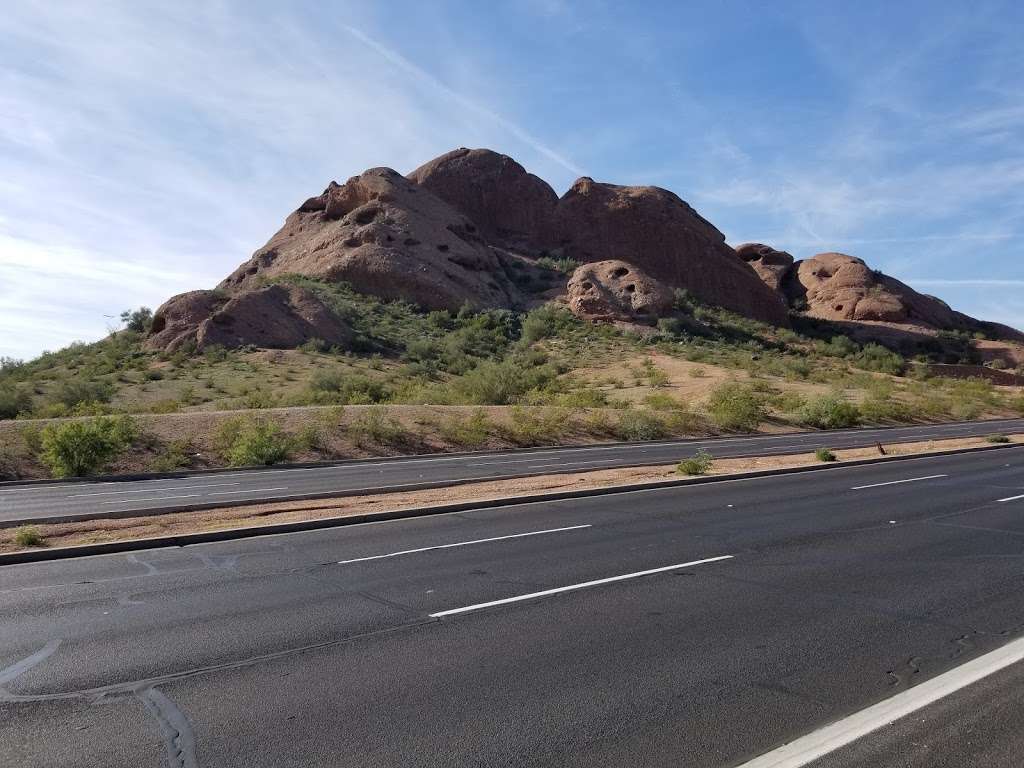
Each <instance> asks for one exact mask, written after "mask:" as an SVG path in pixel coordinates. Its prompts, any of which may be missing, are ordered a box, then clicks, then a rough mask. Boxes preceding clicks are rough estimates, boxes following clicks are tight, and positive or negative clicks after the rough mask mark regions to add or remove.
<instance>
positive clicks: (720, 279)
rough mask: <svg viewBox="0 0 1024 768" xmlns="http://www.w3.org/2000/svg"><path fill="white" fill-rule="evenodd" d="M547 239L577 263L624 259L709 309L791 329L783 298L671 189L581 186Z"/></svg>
mask: <svg viewBox="0 0 1024 768" xmlns="http://www.w3.org/2000/svg"><path fill="white" fill-rule="evenodd" d="M546 239H547V240H548V242H550V243H551V244H552V247H553V248H554V249H556V252H557V253H560V254H562V255H564V256H568V257H571V258H573V259H576V260H577V261H580V262H594V261H607V260H610V259H621V260H622V261H626V262H629V263H631V264H634V265H636V266H637V267H639V268H641V269H642V270H644V271H645V272H646V273H647V274H649V275H650V276H651V277H652V278H654V279H656V280H659V281H661V282H662V283H664V284H665V285H666V286H668V287H669V288H685V289H687V290H689V291H690V292H691V293H693V295H694V296H696V297H697V298H698V299H700V300H701V301H704V302H706V303H708V304H717V305H719V306H722V307H725V308H726V309H730V310H732V311H734V312H737V313H739V314H742V315H746V316H747V317H753V318H756V319H758V320H763V321H765V322H768V323H772V324H774V325H781V326H785V325H788V324H789V321H788V317H787V312H786V308H785V305H784V303H783V301H782V299H781V297H780V296H779V294H778V293H777V292H776V291H773V290H771V289H770V288H769V287H768V286H766V285H765V284H764V283H763V282H761V279H760V278H759V277H758V276H757V273H756V272H755V271H754V270H753V269H752V268H751V267H750V266H749V265H747V264H746V263H744V262H743V260H742V259H739V258H737V257H736V252H735V251H734V250H733V249H732V248H730V247H729V246H728V245H726V243H725V236H724V235H723V234H722V233H721V232H719V231H718V230H717V229H715V227H714V226H712V225H711V223H710V222H708V221H707V220H706V219H704V218H703V217H701V216H700V214H698V213H697V212H696V211H695V210H693V208H691V207H690V206H689V205H687V204H686V203H685V202H683V201H682V200H681V199H680V198H679V197H678V196H676V195H674V194H673V193H672V192H669V191H668V190H665V189H661V188H659V187H621V186H616V185H614V184H601V183H598V182H596V181H594V180H593V179H589V178H582V179H579V180H577V181H576V183H575V184H573V186H572V188H571V189H570V190H569V191H568V192H567V193H566V194H565V195H564V196H563V197H562V199H561V200H559V202H558V206H557V207H556V209H555V215H554V218H553V221H552V228H551V230H550V231H549V233H548V236H547V238H546Z"/></svg>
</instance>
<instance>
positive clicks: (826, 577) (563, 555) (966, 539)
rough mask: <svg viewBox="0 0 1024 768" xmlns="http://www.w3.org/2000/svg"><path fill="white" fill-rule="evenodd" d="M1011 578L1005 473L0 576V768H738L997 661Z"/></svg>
mask: <svg viewBox="0 0 1024 768" xmlns="http://www.w3.org/2000/svg"><path fill="white" fill-rule="evenodd" d="M1022 566H1024V449H1016V448H1014V449H1007V450H1005V451H994V452H987V453H976V454H967V455H961V456H951V457H932V458H925V459H916V460H912V461H903V462H898V463H892V464H883V465H873V466H863V467H842V468H835V469H831V470H827V471H822V472H815V473H812V474H804V475H788V476H786V475H783V476H776V477H770V478H760V479H754V480H746V481H732V482H723V483H714V484H706V485H700V486H691V487H688V488H675V489H663V490H657V491H642V492H634V493H629V494H624V495H615V496H603V497H594V498H588V499H583V500H569V501H562V502H547V503H542V504H522V505H513V506H510V507H507V508H504V509H489V510H478V511H470V512H463V513H459V514H451V515H440V516H432V517H426V518H416V519H409V520H400V521H393V522H387V523H378V524H368V525H360V526H352V527H348V528H339V529H331V530H325V531H316V532H310V533H299V534H291V535H279V536H266V537H260V538H254V539H246V540H241V541H235V542H221V543H216V544H206V545H197V546H190V547H185V548H166V549H159V550H149V551H143V552H138V553H134V554H130V555H125V554H119V555H108V556H103V557H92V558H81V559H75V560H65V561H54V562H48V563H35V564H25V565H17V566H8V567H4V568H0V628H2V631H0V689H2V691H0V765H4V766H6V765H12V766H13V765H17V766H24V767H25V768H31V767H32V766H46V768H57V767H59V766H82V765H103V766H133V768H135V767H138V766H160V765H165V766H166V765H172V766H190V767H191V766H222V767H225V768H230V767H232V766H239V767H242V766H244V767H245V768H253V767H256V766H273V767H274V768H280V767H283V766H303V768H309V767H310V766H453V767H456V766H457V767H458V768H464V767H465V766H559V767H563V766H609V767H611V766H614V767H615V768H622V766H679V765H686V766H692V767H694V768H701V767H708V768H710V767H726V766H736V765H739V764H741V763H743V762H745V761H747V760H749V759H752V758H754V757H756V756H757V755H760V754H762V753H765V752H767V751H770V750H773V749H774V748H776V747H778V746H779V745H781V744H783V743H784V742H787V741H790V740H792V739H794V738H796V737H799V736H801V735H802V734H806V733H808V732H811V731H814V730H815V729H818V728H819V727H821V726H822V725H824V724H826V723H829V722H831V721H833V720H835V719H837V718H841V717H844V716H847V715H849V714H851V713H854V712H857V711H858V710H861V709H863V708H864V707H867V706H869V705H871V704H873V703H875V702H877V701H879V700H881V699H883V698H885V697H888V696H891V695H892V694H894V693H895V692H899V691H902V690H906V689H907V688H908V687H911V686H914V685H917V684H919V683H920V682H921V681H924V680H928V679H931V678H933V677H934V676H936V675H939V674H941V673H944V672H946V671H948V670H951V669H954V668H956V667H957V666H958V665H960V664H962V663H964V662H965V661H966V660H969V659H973V658H975V657H978V656H979V655H981V654H984V653H987V652H989V651H991V650H993V649H995V648H998V647H1000V646H1003V645H1004V644H1006V643H1007V642H1008V641H1010V640H1012V639H1014V638H1016V637H1018V636H1019V635H1020V634H1021V633H1022V629H1024V567H1022ZM538 593H539V594H538ZM1007 673H1008V674H1014V675H1019V672H1018V671H1015V669H1014V668H1011V669H1010V670H1008V671H1007ZM983 684H984V683H983ZM1008 685H1010V688H1008V689H1006V690H1008V691H1009V693H1008V694H1007V695H1008V696H1011V697H1016V698H1019V690H1018V692H1014V690H1017V689H1013V690H1011V689H1012V688H1013V686H1012V680H1011V681H1010V683H1009V684H1008ZM959 695H960V694H958V696H959ZM963 695H968V696H969V695H971V689H965V691H964V694H963ZM993 695H995V694H993ZM983 698H984V697H983ZM951 701H954V703H955V700H951ZM949 712H951V710H950V711H945V710H944V711H940V712H939V714H938V715H935V716H934V717H936V719H935V720H933V722H934V723H936V726H935V727H932V728H930V727H928V725H927V723H925V724H924V725H923V726H922V727H923V729H924V731H925V733H924V734H923V736H922V735H920V734H917V735H915V734H914V732H913V730H914V729H913V728H912V727H911V729H910V730H908V731H906V733H907V736H906V737H905V738H911V737H913V738H919V737H923V738H927V739H930V740H931V743H933V744H935V745H938V746H940V747H941V749H942V750H944V751H946V752H949V753H950V754H961V755H972V754H978V753H976V752H973V751H972V749H973V747H972V745H971V743H970V740H971V739H972V738H973V736H972V734H979V735H980V736H983V737H984V738H985V739H987V740H990V741H993V742H994V743H996V744H1002V745H1004V746H1005V745H1010V746H1009V747H1007V749H1010V751H1009V752H1008V751H1006V750H1004V751H1002V752H1000V751H999V750H998V749H994V750H993V751H990V752H988V753H987V754H990V755H993V756H996V757H998V756H999V755H1006V754H1014V753H1013V752H1012V749H1011V748H1012V745H1013V744H1014V743H1016V742H1015V741H1013V740H1015V739H1016V740H1019V735H1018V734H1019V733H1021V731H1022V729H1021V726H1022V725H1024V714H1022V713H1021V711H1020V709H1019V707H1018V708H1012V707H1007V708H1004V709H1003V710H1002V714H1001V715H1000V716H999V717H998V718H996V719H995V720H985V719H984V718H981V719H980V720H979V721H978V722H977V725H978V727H979V728H982V729H983V730H982V731H978V730H974V731H972V730H971V727H970V721H961V720H960V718H959V717H958V716H957V715H956V714H955V713H952V714H950V713H949ZM926 714H928V716H929V717H931V716H933V715H931V714H930V713H926ZM954 721H955V722H956V723H958V726H957V727H958V728H959V730H950V729H949V728H948V727H947V724H949V723H953V722H954ZM937 728H939V729H941V732H937V730H936V729H937ZM889 733H890V735H892V734H895V733H897V732H896V731H890V732H889ZM870 738H871V737H869V739H870ZM901 738H903V737H901ZM861 748H862V749H864V750H868V752H865V753H864V754H868V753H870V750H871V749H872V744H871V742H870V741H865V743H864V744H863V745H861ZM883 748H884V745H883ZM908 750H910V747H909V746H908ZM911 751H912V750H911ZM874 754H878V753H877V752H876V753H874ZM908 754H909V752H908ZM1017 754H1019V753H1017ZM844 755H845V753H844V754H837V755H836V756H835V757H836V758H840V757H843V756H844ZM849 764H851V763H849V761H848V762H847V763H845V764H844V763H833V765H837V766H843V765H849ZM889 764H890V763H886V762H884V761H883V762H877V761H876V763H873V765H889ZM918 764H920V765H925V764H928V763H927V762H924V763H921V762H920V760H919V762H918V763H908V765H915V766H916V765H918ZM958 764H972V765H980V764H981V763H978V762H973V763H972V762H970V761H967V762H965V763H958ZM996 764H998V763H996Z"/></svg>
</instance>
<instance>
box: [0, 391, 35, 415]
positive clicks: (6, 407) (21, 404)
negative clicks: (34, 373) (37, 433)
mask: <svg viewBox="0 0 1024 768" xmlns="http://www.w3.org/2000/svg"><path fill="white" fill-rule="evenodd" d="M31 410H32V395H30V394H29V393H28V392H27V391H26V390H24V389H22V388H21V387H13V386H3V387H0V419H13V418H14V417H15V416H17V415H18V414H21V413H28V412H29V411H31Z"/></svg>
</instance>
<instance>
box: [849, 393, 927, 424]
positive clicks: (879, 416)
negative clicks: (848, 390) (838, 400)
mask: <svg viewBox="0 0 1024 768" xmlns="http://www.w3.org/2000/svg"><path fill="white" fill-rule="evenodd" d="M860 415H861V418H862V419H863V420H864V421H867V422H869V423H872V424H877V423H884V422H893V421H895V422H908V421H913V420H914V411H913V409H911V407H910V406H909V405H907V404H906V403H903V402H900V401H899V400H895V399H889V398H884V397H874V396H871V397H867V398H865V399H864V400H863V402H861V404H860Z"/></svg>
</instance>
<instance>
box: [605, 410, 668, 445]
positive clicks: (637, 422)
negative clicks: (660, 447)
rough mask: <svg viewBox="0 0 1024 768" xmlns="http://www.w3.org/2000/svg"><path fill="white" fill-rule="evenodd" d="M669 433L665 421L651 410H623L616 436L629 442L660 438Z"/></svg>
mask: <svg viewBox="0 0 1024 768" xmlns="http://www.w3.org/2000/svg"><path fill="white" fill-rule="evenodd" d="M667 434H668V429H667V428H666V427H665V422H664V421H663V420H662V419H661V418H660V417H659V416H658V415H657V414H656V413H651V412H650V411H623V412H622V413H621V414H620V415H619V423H618V424H616V425H615V436H616V437H618V438H619V439H620V440H626V441H629V442H641V441H644V440H658V439H660V438H662V437H665V436H666V435H667Z"/></svg>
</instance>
